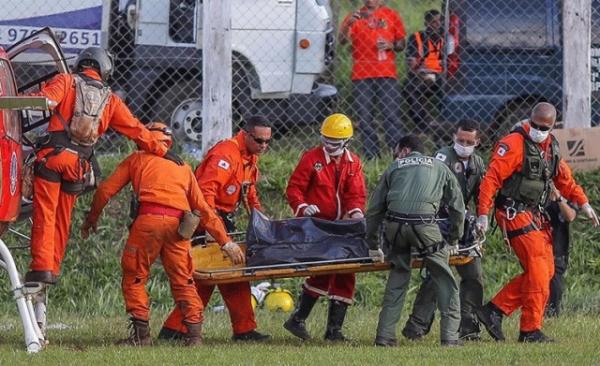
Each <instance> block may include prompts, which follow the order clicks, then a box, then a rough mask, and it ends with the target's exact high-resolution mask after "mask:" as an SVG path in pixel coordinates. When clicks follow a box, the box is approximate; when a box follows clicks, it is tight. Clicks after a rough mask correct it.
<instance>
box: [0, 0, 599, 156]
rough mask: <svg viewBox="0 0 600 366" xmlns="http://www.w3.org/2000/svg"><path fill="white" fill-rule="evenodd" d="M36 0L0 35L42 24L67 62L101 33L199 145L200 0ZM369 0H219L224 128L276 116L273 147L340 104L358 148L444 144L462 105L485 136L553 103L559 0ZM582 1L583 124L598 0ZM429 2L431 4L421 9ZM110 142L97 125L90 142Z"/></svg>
mask: <svg viewBox="0 0 600 366" xmlns="http://www.w3.org/2000/svg"><path fill="white" fill-rule="evenodd" d="M37 2H39V4H38V5H35V3H36V1H28V2H21V3H20V4H19V5H15V7H13V8H12V9H8V8H7V9H5V10H4V14H3V15H2V16H1V17H0V32H1V33H0V41H1V43H3V44H11V43H14V42H15V41H18V40H19V39H21V38H23V36H25V35H27V34H28V32H29V33H30V32H31V31H32V30H35V29H39V28H40V27H42V26H51V27H52V28H53V30H54V31H55V32H56V35H57V38H58V39H59V40H60V42H61V45H62V47H63V49H64V50H65V57H66V58H67V59H68V60H69V61H71V62H72V60H73V58H74V57H75V56H76V54H77V52H78V51H79V50H81V49H83V48H85V47H87V46H93V45H102V46H105V47H108V49H109V50H110V51H111V52H112V53H113V54H114V56H115V75H114V77H113V80H112V87H113V89H114V90H115V91H116V92H117V93H119V94H120V95H121V96H122V97H123V98H124V99H125V100H126V102H127V104H128V105H129V106H130V108H131V110H132V111H133V113H134V114H135V115H136V116H137V117H138V118H140V119H141V120H142V121H144V122H149V121H157V120H161V121H165V122H167V123H169V124H170V125H171V126H172V128H173V129H174V131H175V135H176V137H177V139H178V141H179V142H180V145H181V146H182V147H183V149H184V150H185V151H186V152H191V153H196V152H199V148H200V147H199V145H200V140H201V133H202V102H201V98H202V95H201V94H202V75H201V73H202V72H201V71H202V33H201V32H202V6H203V4H202V3H203V1H202V0H170V1H169V0H137V1H134V0H129V1H127V0H119V1H116V0H113V1H109V0H104V1H103V0H78V1H75V0H55V1H52V2H49V3H48V2H40V1H37ZM376 2H379V1H373V0H364V1H363V0H232V11H231V29H232V50H233V70H232V73H233V86H232V88H233V105H232V113H233V124H234V131H235V130H236V129H237V127H238V126H239V125H240V123H241V122H242V121H243V120H244V118H246V117H248V116H250V115H252V114H263V115H265V116H267V117H268V118H269V119H270V120H271V121H273V123H274V126H275V131H276V137H277V139H276V141H274V142H273V144H272V149H274V150H277V149H282V150H288V149H291V148H297V149H305V148H308V147H310V146H312V145H314V144H316V143H317V142H318V138H317V136H318V131H319V125H320V123H321V122H322V120H323V119H324V117H326V116H327V115H328V114H330V113H333V112H341V113H345V114H348V115H349V116H350V117H351V118H352V120H353V122H354V124H355V131H356V134H355V138H354V141H353V142H352V146H353V148H354V149H356V150H359V151H362V153H363V154H365V155H366V156H368V157H370V156H375V155H377V154H379V153H382V152H385V151H386V149H387V148H388V147H389V146H390V145H391V144H393V143H394V142H395V141H396V139H397V138H398V136H400V135H402V134H406V133H419V134H422V135H423V136H424V137H425V138H427V139H428V140H430V142H431V143H432V144H435V145H441V144H447V143H449V142H450V141H451V139H452V130H453V128H452V126H453V125H454V124H456V123H457V122H458V121H460V120H462V119H474V120H477V121H479V122H480V124H481V127H482V129H483V131H484V133H483V136H484V139H485V140H486V141H487V142H488V143H489V142H491V141H493V140H494V139H495V138H497V137H498V136H499V135H502V134H504V133H505V132H506V131H508V129H509V128H510V127H511V126H512V125H514V124H515V123H516V122H517V121H519V120H521V119H523V118H526V117H527V115H528V113H529V110H530V109H531V107H532V105H533V104H534V103H536V102H538V101H542V100H545V101H549V102H551V103H553V104H555V105H556V106H557V107H558V108H559V109H560V107H561V104H562V48H563V45H562V37H561V32H562V29H561V16H562V15H561V7H562V4H561V1H559V0H530V1H521V0H505V1H496V0H448V1H440V0H387V1H383V3H384V5H385V6H386V7H387V8H388V9H386V10H385V11H382V10H378V11H371V10H369V9H367V8H365V7H364V5H365V4H368V3H376ZM592 2H593V4H592V45H591V47H592V78H593V83H592V85H593V88H592V101H593V104H592V111H593V112H592V116H591V119H592V124H593V125H596V124H598V123H599V122H600V91H599V89H600V75H599V70H600V66H599V64H600V0H593V1H592ZM431 9H435V10H437V13H436V12H433V13H431V12H430V13H429V16H428V19H427V21H425V19H424V17H425V14H426V12H428V11H429V10H431ZM432 14H433V17H432ZM438 14H439V16H438ZM400 19H401V20H400ZM400 23H401V24H400ZM425 23H428V24H429V28H427V29H426V26H425ZM417 32H420V33H418V34H417ZM344 35H345V37H344ZM344 38H346V42H345V43H344ZM417 38H418V39H419V40H418V39H417ZM402 40H403V41H404V42H400V41H402ZM392 48H395V50H392ZM33 56H35V55H31V57H30V58H27V57H23V58H21V60H20V61H21V63H18V64H16V67H15V68H16V72H17V74H18V75H19V78H20V79H21V80H20V85H21V86H22V85H25V84H27V83H30V82H32V81H35V80H36V79H38V78H39V75H42V73H41V72H40V71H39V70H40V68H41V66H40V64H39V60H36V59H35V57H33ZM215 72H218V71H217V70H215ZM484 142H485V141H484ZM123 144H124V139H123V138H122V137H119V136H117V135H116V134H115V133H108V134H107V135H106V136H105V137H104V138H103V140H102V143H101V145H100V150H101V151H104V152H113V151H119V149H121V147H122V146H123Z"/></svg>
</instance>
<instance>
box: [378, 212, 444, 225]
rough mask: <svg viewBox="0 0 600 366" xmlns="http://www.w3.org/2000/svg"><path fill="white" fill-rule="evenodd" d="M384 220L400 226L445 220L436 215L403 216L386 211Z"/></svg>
mask: <svg viewBox="0 0 600 366" xmlns="http://www.w3.org/2000/svg"><path fill="white" fill-rule="evenodd" d="M385 218H386V220H388V221H392V222H397V223H400V224H415V225H416V224H429V223H431V224H434V223H436V222H439V221H445V220H447V219H444V218H440V217H438V216H437V215H436V214H403V213H398V212H394V211H388V212H387V213H386V215H385Z"/></svg>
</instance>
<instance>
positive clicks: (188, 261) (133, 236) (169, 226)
mask: <svg viewBox="0 0 600 366" xmlns="http://www.w3.org/2000/svg"><path fill="white" fill-rule="evenodd" d="M129 182H131V184H132V186H133V191H134V192H135V194H136V195H137V196H138V199H139V201H140V210H139V215H138V217H137V218H136V219H135V221H134V223H133V226H132V227H131V230H130V234H129V238H128V239H127V244H126V245H125V248H124V249H123V257H122V259H121V267H122V270H123V280H122V282H121V287H122V290H123V297H124V298H125V308H126V310H127V312H128V313H129V314H130V315H131V316H132V317H133V318H136V319H140V320H148V319H149V315H150V303H149V300H148V295H147V293H146V289H145V285H146V282H147V281H148V277H149V275H150V266H151V265H152V263H154V261H155V260H156V258H157V257H160V259H161V262H162V265H163V267H164V269H165V272H166V273H167V276H168V278H169V282H170V284H171V293H172V295H173V298H174V299H175V303H176V304H177V309H179V310H180V311H181V312H182V313H183V319H184V320H185V322H186V323H188V324H194V323H199V322H201V321H202V311H203V305H202V302H201V301H200V297H199V296H198V294H197V293H196V290H195V288H194V280H193V278H192V274H193V264H192V257H191V255H190V248H191V243H190V241H189V240H183V239H182V238H181V236H179V234H178V233H177V228H178V226H179V219H180V217H181V216H182V214H183V211H191V210H198V211H200V220H201V224H202V226H203V227H205V228H206V229H207V230H208V232H210V234H211V235H212V236H213V237H214V238H215V239H216V240H217V242H219V243H220V244H221V245H222V244H225V243H227V242H228V241H230V239H229V237H228V236H227V233H226V231H225V227H224V226H223V223H222V222H221V220H220V218H219V217H218V216H217V215H216V214H215V213H214V211H213V210H212V209H211V208H210V207H209V206H208V205H207V204H206V201H205V200H204V197H203V195H202V192H201V191H200V188H199V187H198V184H197V183H196V180H195V178H194V175H193V173H192V170H191V169H190V167H189V166H188V165H184V166H179V165H177V164H175V163H173V162H171V161H169V160H166V159H163V158H160V157H157V156H156V155H152V154H149V153H146V152H141V151H140V152H136V153H133V154H131V155H130V156H129V157H127V159H125V161H123V162H122V163H121V164H119V166H118V167H117V168H116V170H115V172H114V173H113V174H112V175H111V176H110V177H109V178H108V179H106V180H105V181H104V182H103V183H102V184H101V185H100V187H99V188H98V191H97V192H96V194H95V195H94V200H93V202H92V208H91V210H90V214H89V216H88V220H89V221H90V222H93V223H96V222H97V221H98V216H99V215H100V213H101V212H102V209H103V208H104V206H105V205H106V204H107V203H108V201H109V200H110V198H111V197H113V196H114V195H116V194H117V193H118V192H119V191H120V190H121V189H122V188H123V187H124V186H125V185H126V184H127V183H129Z"/></svg>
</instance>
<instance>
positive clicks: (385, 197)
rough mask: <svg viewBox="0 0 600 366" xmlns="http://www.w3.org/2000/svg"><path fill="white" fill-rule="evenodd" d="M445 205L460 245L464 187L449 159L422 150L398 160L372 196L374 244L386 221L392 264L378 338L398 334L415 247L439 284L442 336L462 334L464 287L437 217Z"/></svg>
mask: <svg viewBox="0 0 600 366" xmlns="http://www.w3.org/2000/svg"><path fill="white" fill-rule="evenodd" d="M442 206H446V207H447V209H448V216H449V220H450V229H449V240H450V241H451V243H453V244H454V243H456V242H458V239H459V238H460V237H462V234H463V222H464V218H465V205H464V202H463V198H462V193H461V191H460V186H459V185H458V182H457V180H456V177H455V176H454V174H452V172H451V171H450V169H448V167H447V166H446V165H445V164H444V163H442V162H441V161H439V160H437V159H434V158H432V157H429V156H424V155H422V154H420V153H417V152H412V153H410V154H409V155H408V156H407V157H405V158H403V159H398V160H396V161H394V162H393V163H392V164H391V166H390V167H389V168H388V169H387V170H386V172H385V173H384V174H383V176H382V177H381V179H380V180H379V183H378V184H377V187H376V189H375V192H373V195H372V196H371V199H370V202H369V208H368V210H367V214H366V219H367V240H368V243H369V247H370V248H371V249H377V248H378V247H379V241H378V237H377V234H378V232H379V227H380V225H381V224H382V223H384V227H385V238H386V242H387V243H388V245H389V250H388V260H389V261H390V262H391V263H392V269H391V271H390V274H389V277H388V281H387V285H386V289H385V295H384V298H383V305H382V309H381V313H380V314H379V324H378V326H377V337H381V338H386V339H394V340H395V339H396V325H397V323H398V321H399V320H400V312H401V310H402V306H403V304H404V297H405V294H406V288H407V286H408V282H409V280H410V261H411V252H416V253H417V254H418V255H420V256H423V257H424V263H425V266H426V267H427V269H428V270H429V272H430V273H431V278H432V280H433V282H434V283H435V285H436V290H437V295H438V298H437V304H438V308H439V310H440V313H441V322H440V328H441V339H442V341H453V340H456V339H458V327H459V323H460V311H459V299H458V286H457V284H456V281H455V280H454V276H453V274H452V270H451V269H450V266H449V265H448V249H447V248H446V247H445V245H444V241H443V239H442V235H441V233H440V229H439V227H438V224H437V222H436V221H435V217H436V215H437V213H438V211H439V209H440V207H442Z"/></svg>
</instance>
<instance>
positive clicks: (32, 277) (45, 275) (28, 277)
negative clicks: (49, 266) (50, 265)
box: [25, 271, 58, 285]
mask: <svg viewBox="0 0 600 366" xmlns="http://www.w3.org/2000/svg"><path fill="white" fill-rule="evenodd" d="M25 282H41V283H46V284H48V285H56V283H57V282H58V276H56V275H54V274H52V272H50V271H29V272H27V273H25Z"/></svg>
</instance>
